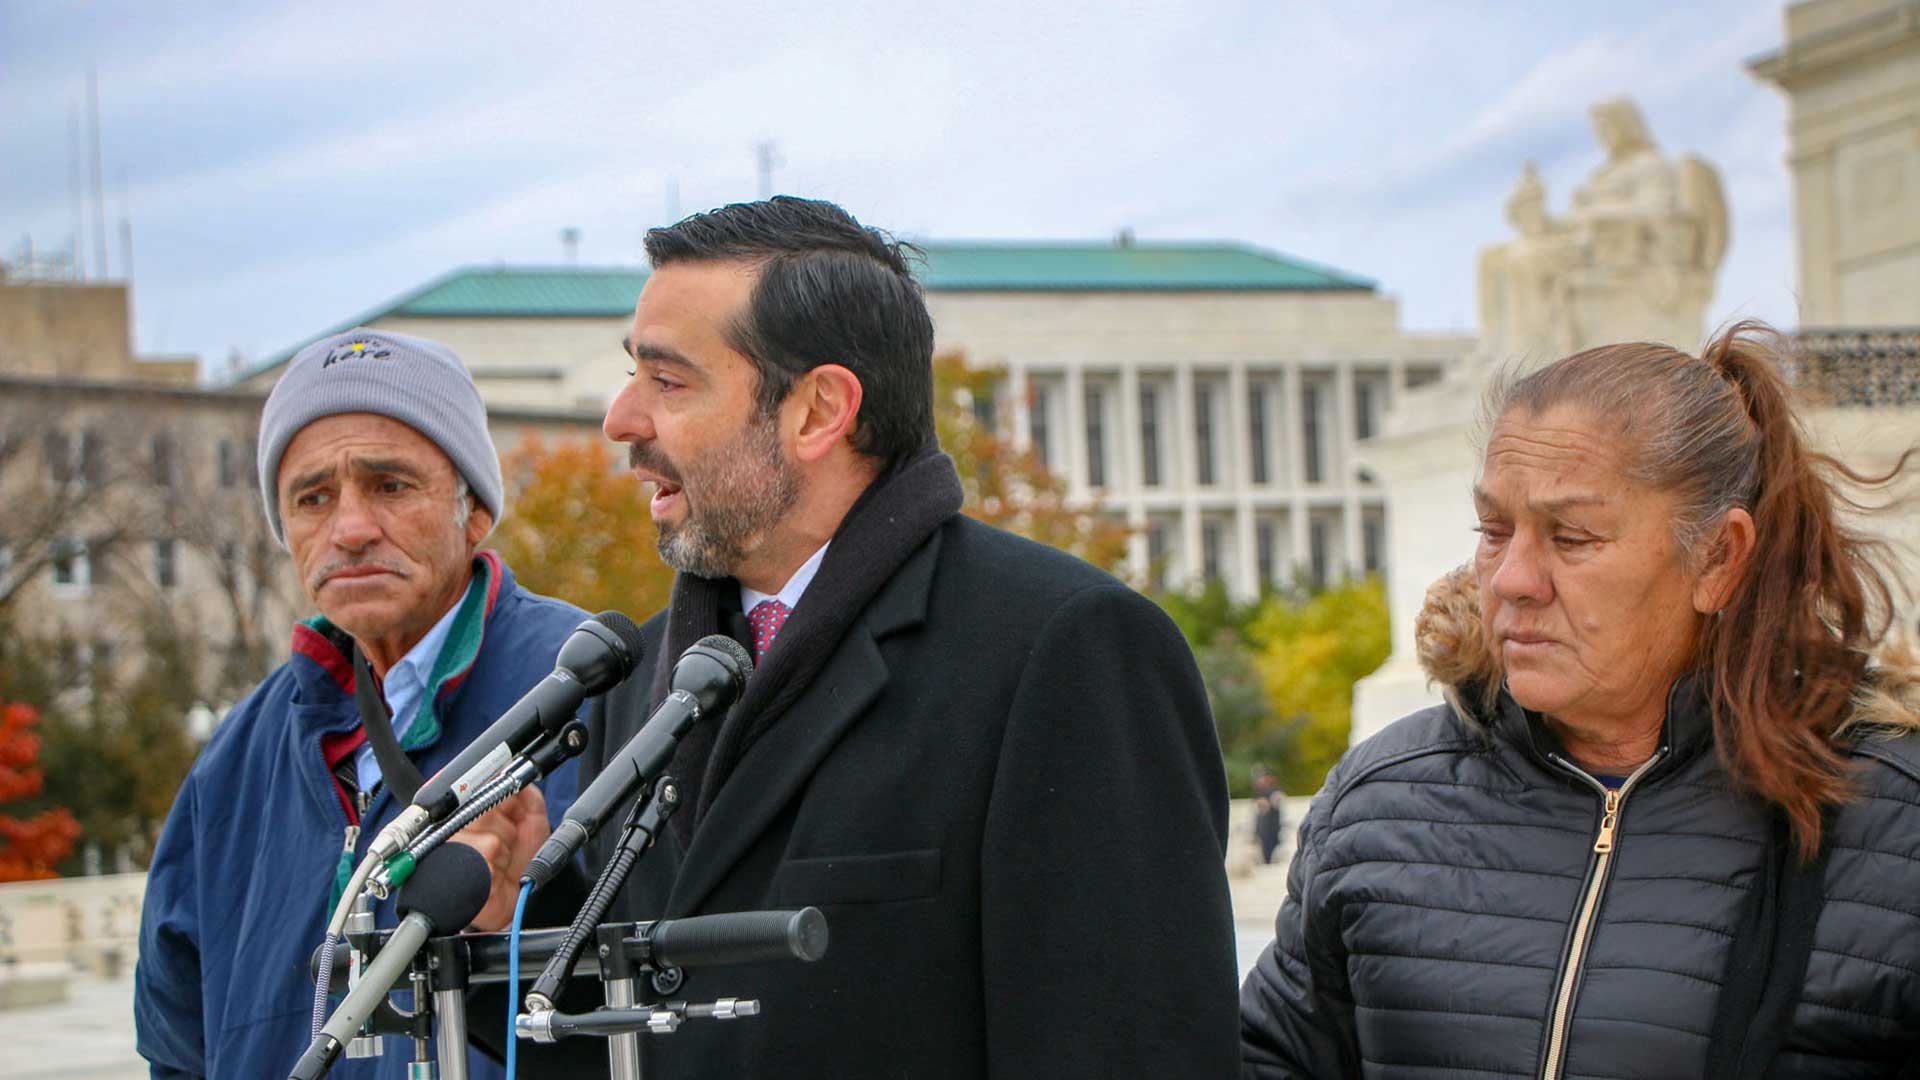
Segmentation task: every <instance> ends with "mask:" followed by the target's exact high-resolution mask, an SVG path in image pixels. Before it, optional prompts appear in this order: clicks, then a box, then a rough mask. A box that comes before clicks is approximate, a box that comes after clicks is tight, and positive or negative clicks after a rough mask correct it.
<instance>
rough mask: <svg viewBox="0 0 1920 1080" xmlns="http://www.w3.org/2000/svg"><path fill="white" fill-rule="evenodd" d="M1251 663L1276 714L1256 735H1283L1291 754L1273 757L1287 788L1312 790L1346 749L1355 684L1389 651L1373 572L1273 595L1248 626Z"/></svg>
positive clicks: (1383, 605)
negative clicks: (1305, 592)
mask: <svg viewBox="0 0 1920 1080" xmlns="http://www.w3.org/2000/svg"><path fill="white" fill-rule="evenodd" d="M1248 632H1249V635H1250V638H1251V640H1252V642H1253V644H1254V647H1255V650H1256V652H1255V658H1254V666H1255V668H1256V670H1258V671H1259V673H1260V680H1261V682H1262V683H1263V684H1265V686H1266V690H1267V695H1268V699H1269V701H1270V702H1271V703H1272V706H1273V713H1274V716H1275V718H1276V720H1275V721H1274V722H1273V723H1271V724H1269V725H1268V726H1267V727H1266V728H1264V729H1262V733H1261V738H1276V739H1277V738H1280V737H1281V736H1282V734H1283V729H1285V728H1286V727H1287V726H1288V725H1293V726H1294V730H1293V731H1292V733H1291V734H1290V736H1287V738H1288V739H1289V741H1290V742H1291V746H1290V747H1289V749H1290V750H1291V753H1290V754H1289V755H1288V756H1286V757H1285V758H1282V759H1280V760H1276V761H1272V762H1271V763H1272V764H1273V766H1274V768H1275V771H1276V772H1277V773H1278V774H1279V776H1280V782H1281V786H1283V787H1285V788H1286V789H1287V790H1288V791H1290V792H1296V793H1305V792H1310V791H1317V790H1319V788H1320V785H1321V784H1322V783H1323V782H1324V781H1325V780H1326V777H1327V770H1328V769H1331V768H1332V767H1333V764H1334V762H1336V761H1338V760H1340V755H1341V754H1343V753H1345V752H1346V749H1347V739H1348V735H1349V732H1350V730H1351V728H1352V717H1353V684H1354V683H1355V682H1358V681H1359V680H1360V679H1361V678H1363V677H1365V676H1367V675H1369V674H1372V673H1373V671H1374V669H1375V668H1378V667H1379V666H1380V665H1381V664H1382V663H1383V662H1384V661H1385V660H1386V658H1387V653H1388V652H1389V651H1390V650H1391V648H1392V645H1391V639H1390V638H1389V635H1388V630H1387V595H1386V589H1385V588H1384V587H1383V586H1382V584H1381V582H1380V580H1379V579H1378V578H1370V579H1368V580H1366V581H1346V582H1343V583H1341V584H1339V585H1335V586H1333V587H1331V588H1328V589H1326V590H1324V591H1322V592H1320V593H1318V594H1315V595H1313V596H1311V597H1306V598H1297V599H1289V598H1288V597H1286V596H1283V595H1278V594H1276V595H1275V596H1274V597H1272V598H1270V599H1269V601H1268V602H1266V603H1265V604H1263V605H1262V607H1261V611H1260V613H1259V615H1258V616H1256V617H1255V618H1254V619H1253V621H1252V623H1251V625H1250V626H1249V631H1248Z"/></svg>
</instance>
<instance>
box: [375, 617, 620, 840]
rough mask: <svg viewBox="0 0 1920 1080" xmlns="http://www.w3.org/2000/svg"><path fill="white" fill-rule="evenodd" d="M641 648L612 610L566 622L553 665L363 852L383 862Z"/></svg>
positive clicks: (611, 678) (608, 681)
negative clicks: (566, 631)
mask: <svg viewBox="0 0 1920 1080" xmlns="http://www.w3.org/2000/svg"><path fill="white" fill-rule="evenodd" d="M645 652H646V645H645V643H644V642H643V641H642V640H641V637H640V628H639V627H638V626H636V625H634V622H633V620H632V619H629V618H627V617H626V616H625V615H622V614H621V613H619V612H617V611H603V612H601V613H600V614H598V615H595V616H594V617H593V618H591V619H588V620H587V621H585V622H583V623H581V624H580V625H579V626H577V627H574V630H573V633H571V634H569V635H567V639H566V640H565V641H564V642H562V643H561V644H560V653H559V655H558V656H556V657H555V658H554V665H553V671H552V672H551V673H550V674H548V675H547V677H546V678H544V679H541V680H540V681H539V682H538V683H536V684H534V687H533V689H531V690H529V691H527V692H526V694H525V695H524V696H522V697H521V698H520V700H519V701H516V702H514V704H513V707H512V708H510V709H508V710H507V711H506V712H505V713H503V714H501V716H500V718H499V719H498V720H495V721H494V722H493V725H492V726H491V727H489V728H487V730H486V731H484V732H482V733H481V735H480V737H479V738H477V739H475V740H473V742H471V743H468V744H467V746H466V748H465V749H463V750H461V751H460V753H459V754H457V755H455V757H454V759H453V760H452V761H449V762H447V764H446V766H445V767H444V768H442V769H441V770H440V771H439V772H437V773H434V774H433V776H431V777H429V778H428V780H427V782H426V783H424V784H421V785H420V790H419V791H418V792H417V793H416V794H415V795H414V797H413V803H412V805H410V806H408V807H407V808H406V809H405V810H403V811H401V812H400V815H399V816H398V817H396V818H395V819H394V820H393V822H392V823H391V824H389V825H388V826H387V827H386V828H385V829H383V830H381V832H380V835H379V836H378V837H377V838H375V840H374V842H373V844H372V846H371V847H370V848H369V850H368V854H369V857H370V858H376V857H377V859H378V860H380V861H384V860H386V859H387V858H389V857H391V856H392V855H394V854H396V853H397V852H399V850H400V849H401V848H403V847H405V846H407V845H408V844H409V843H411V842H412V841H413V839H414V837H416V836H418V835H420V831H421V830H422V829H424V828H425V827H426V826H427V825H428V824H429V823H431V822H435V821H440V820H442V819H444V818H445V817H446V816H447V815H448V814H451V813H452V812H453V811H454V810H455V809H456V808H458V807H459V806H460V804H461V803H464V802H466V801H467V799H469V798H470V797H472V795H473V794H474V792H476V791H477V790H479V789H480V788H481V787H482V786H483V785H485V784H486V782H487V781H489V780H491V779H493V778H494V777H495V776H497V775H498V774H499V773H500V771H501V770H502V769H504V768H506V767H507V765H508V763H509V762H510V761H511V760H512V758H513V756H514V755H515V754H517V753H519V752H520V751H522V750H524V749H526V747H527V744H528V743H530V742H532V741H533V739H534V738H535V737H536V736H538V735H541V734H546V733H554V732H558V731H559V730H560V729H561V728H563V727H565V726H566V723H567V721H569V720H571V719H573V716H574V713H576V712H578V711H579V709H580V703H581V702H582V701H585V700H586V699H587V698H590V697H592V696H594V695H595V694H603V693H605V692H606V691H608V690H609V689H611V688H612V687H613V686H614V685H615V684H616V683H618V682H620V681H621V680H622V679H625V678H626V677H627V676H628V675H630V674H632V673H633V669H634V668H635V667H638V666H639V664H640V658H641V657H642V655H644V654H645Z"/></svg>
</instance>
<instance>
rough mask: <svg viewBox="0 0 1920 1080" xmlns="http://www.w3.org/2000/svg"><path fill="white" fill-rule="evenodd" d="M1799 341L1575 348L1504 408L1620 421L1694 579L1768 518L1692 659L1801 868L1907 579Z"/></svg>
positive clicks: (1743, 337)
mask: <svg viewBox="0 0 1920 1080" xmlns="http://www.w3.org/2000/svg"><path fill="white" fill-rule="evenodd" d="M1788 355H1789V351H1788V348H1787V346H1786V342H1785V341H1784V339H1783V338H1782V337H1781V336H1780V335H1779V334H1778V333H1777V332H1775V331H1773V330H1772V329H1771V328H1769V327H1767V326H1765V325H1764V324H1761V323H1757V322H1743V323H1739V324H1737V325H1735V326H1733V327H1731V328H1729V329H1727V330H1725V331H1724V332H1722V333H1721V334H1719V335H1718V336H1716V337H1715V338H1714V339H1713V340H1712V341H1710V342H1708V343H1707V346H1706V348H1705V349H1704V350H1702V352H1701V354H1700V355H1699V356H1698V357H1693V356H1688V355H1687V354H1686V353H1683V352H1680V351H1679V350H1677V349H1672V348H1669V347H1667V346H1664V345H1652V344H1644V343H1636V344H1626V345H1606V346H1602V347H1600V348H1596V349H1589V350H1587V351H1586V352H1582V353H1576V354H1575V355H1573V356H1569V357H1567V358H1566V359H1564V360H1560V361H1558V362H1556V363H1553V364H1550V365H1548V366H1546V367H1544V368H1542V369H1540V370H1539V371H1536V372H1534V373H1532V374H1531V375H1528V376H1526V377H1525V378H1522V379H1519V380H1518V381H1515V382H1512V383H1511V384H1508V385H1504V386H1496V387H1495V388H1494V390H1493V392H1492V394H1491V395H1490V396H1489V399H1488V404H1489V409H1488V416H1489V418H1491V419H1495V420H1497V419H1498V418H1499V417H1501V416H1505V415H1506V414H1507V413H1509V412H1511V411H1513V410H1515V409H1519V410H1522V411H1523V412H1525V413H1527V414H1529V415H1538V414H1539V413H1541V412H1543V411H1545V410H1547V409H1550V408H1553V407H1555V406H1560V405H1570V406H1574V407H1577V408H1581V409H1583V410H1585V411H1587V412H1588V413H1589V414H1590V415H1591V416H1594V417H1600V418H1617V419H1618V422H1619V423H1620V425H1621V429H1622V435H1623V436H1624V437H1625V441H1626V443H1627V445H1628V447H1629V449H1630V453H1631V456H1630V458H1629V461H1630V465H1629V466H1628V471H1629V475H1630V478H1631V479H1633V480H1636V481H1638V482H1641V483H1645V484H1648V485H1650V486H1652V487H1655V488H1657V489H1660V490H1663V491H1669V492H1673V493H1674V494H1676V495H1677V496H1678V497H1679V502H1680V506H1679V511H1678V513H1677V514H1676V517H1675V521H1674V526H1673V528H1674V539H1675V540H1676V541H1677V542H1678V544H1679V545H1680V548H1681V549H1682V551H1683V552H1685V554H1686V557H1687V558H1688V559H1690V560H1693V564H1694V565H1695V566H1696V567H1699V566H1707V565H1712V564H1713V563H1714V562H1715V561H1716V560H1718V559H1720V558H1722V557H1723V553H1722V552H1721V551H1720V550H1719V549H1718V543H1717V538H1718V537H1719V535H1720V525H1721V523H1722V521H1723V520H1724V519H1725V517H1726V514H1727V512H1728V511H1729V510H1732V509H1733V508H1735V507H1741V508H1744V509H1745V510H1746V511H1747V512H1748V513H1749V514H1751V515H1752V516H1753V522H1754V532H1755V535H1756V538H1757V543H1756V545H1755V549H1754V552H1753V556H1752V559H1751V561H1750V562H1749V564H1748V566H1747V568H1746V571H1745V575H1744V577H1743V579H1742V580H1741V581H1740V583H1739V584H1738V585H1737V586H1736V588H1735V590H1734V592H1733V594H1732V596H1731V597H1730V598H1729V599H1728V601H1727V603H1726V606H1725V607H1723V608H1722V609H1721V610H1720V611H1719V612H1718V613H1717V614H1716V615H1715V616H1714V617H1713V618H1709V619H1707V620H1706V621H1705V625H1704V627H1703V630H1702V633H1701V635H1700V638H1699V641H1698V646H1697V648H1698V652H1697V654H1696V656H1695V657H1694V661H1695V663H1696V665H1697V666H1704V667H1706V668H1707V669H1708V671H1709V673H1710V675H1711V678H1712V683H1713V726H1714V736H1715V740H1716V742H1717V744H1718V748H1719V752H1720V754H1721V758H1722V760H1723V761H1724V762H1725V763H1726V765H1727V768H1728V770H1729V771H1730V772H1731V773H1732V774H1733V776H1734V778H1735V780H1736V781H1738V782H1740V783H1741V784H1744V785H1745V786H1746V787H1748V788H1749V789H1751V790H1752V791H1754V792H1755V793H1757V794H1758V795H1759V796H1760V797H1762V798H1764V799H1766V800H1767V801H1768V802H1770V803H1773V804H1774V805H1776V806H1778V807H1779V808H1780V809H1781V810H1782V811H1783V812H1784V813H1785V814H1786V816H1787V819H1788V821H1789V823H1790V824H1791V825H1792V829H1793V835H1794V839H1795V841H1796V843H1797V845H1798V847H1799V850H1800V852H1801V853H1802V855H1803V856H1811V855H1812V854H1813V853H1814V852H1815V851H1817V850H1818V849H1819V845H1820V831H1821V813H1822V811H1823V809H1824V808H1825V807H1828V806H1831V805H1834V804H1837V803H1839V802H1842V801H1844V800H1845V799H1846V797H1847V794H1848V786H1847V778H1846V775H1845V772H1844V770H1843V768H1842V759H1841V756H1840V754H1839V752H1838V751H1837V750H1836V749H1835V747H1834V737H1835V736H1836V734H1838V733H1839V732H1840V730H1841V728H1842V727H1843V726H1844V725H1845V724H1846V722H1847V719H1848V717H1849V715H1850V713H1851V711H1852V702H1853V699H1854V696H1855V694H1856V692H1857V691H1858V690H1859V688H1860V685H1861V681H1862V678H1863V677H1864V676H1865V674H1866V668H1867V660H1868V657H1869V656H1870V655H1871V654H1872V652H1873V650H1874V648H1875V647H1876V646H1877V645H1879V644H1880V642H1881V640H1882V639H1883V638H1884V637H1885V636H1886V633H1887V631H1888V628H1889V626H1890V624H1891V621H1892V617H1893V610H1894V604H1893V597H1894V592H1895V589H1896V587H1897V585H1898V580H1897V578H1896V577H1895V576H1894V575H1893V573H1892V571H1891V569H1890V568H1889V565H1888V563H1887V560H1886V546H1885V544H1884V542H1883V541H1880V540H1878V539H1875V538H1873V537H1871V536H1869V535H1867V534H1865V533H1863V532H1861V531H1859V530H1858V529H1856V528H1854V527H1853V526H1852V525H1850V524H1849V523H1848V522H1847V521H1846V520H1845V518H1844V511H1845V510H1848V509H1851V510H1858V511H1866V510H1870V509H1873V508H1872V507H1870V506H1868V505H1867V504H1864V503H1862V502H1860V501H1859V500H1858V499H1857V498H1856V497H1855V496H1854V495H1851V494H1849V486H1851V488H1852V489H1853V490H1859V489H1873V488H1884V487H1886V486H1887V485H1890V484H1892V483H1893V482H1894V481H1895V480H1896V479H1897V478H1898V477H1899V475H1900V473H1901V471H1902V469H1904V467H1905V466H1906V463H1907V462H1908V460H1909V459H1911V458H1912V457H1913V456H1914V454H1915V453H1916V450H1908V451H1907V453H1906V454H1904V455H1902V456H1901V458H1900V460H1899V462H1897V463H1896V464H1895V465H1894V467H1893V469H1892V470H1891V471H1890V472H1889V473H1887V474H1886V475H1885V476H1871V475H1866V474H1862V473H1859V472H1856V471H1854V470H1853V469H1851V468H1849V467H1847V466H1846V465H1845V464H1843V463H1841V462H1840V461H1838V460H1836V459H1834V458H1832V457H1830V456H1828V455H1825V454H1821V453H1816V452H1814V451H1813V450H1811V449H1809V447H1808V446H1807V440H1806V437H1805V435H1804V434H1803V433H1802V431H1801V429H1800V423H1799V419H1798V417H1797V416H1796V415H1795V412H1794V407H1793V392H1792V390H1791V389H1790V388H1789V387H1788V385H1787V383H1786V381H1785V379H1784V378H1783V377H1782V375H1781V366H1780V362H1781V360H1782V358H1783V357H1786V356H1788Z"/></svg>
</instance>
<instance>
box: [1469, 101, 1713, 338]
mask: <svg viewBox="0 0 1920 1080" xmlns="http://www.w3.org/2000/svg"><path fill="white" fill-rule="evenodd" d="M1592 117H1593V129H1594V135H1595V137H1596V138H1597V139H1598V140H1599V143H1600V146H1601V148H1602V149H1604V150H1605V151H1606V155H1607V157H1606V160H1605V161H1604V162H1602V163H1601V164H1600V165H1599V166H1597V167H1596V168H1595V169H1594V170H1593V171H1592V172H1591V173H1590V174H1588V176H1587V180H1586V183H1584V184H1582V185H1581V186H1580V187H1578V188H1576V189H1575V190H1574V192H1573V199H1572V205H1571V208H1570V211H1569V213H1568V214H1567V216H1566V217H1564V218H1555V217H1553V216H1552V214H1550V213H1549V212H1548V210H1547V206H1546V186H1545V185H1544V184H1543V183H1542V182H1541V180H1540V175H1539V173H1538V171H1537V170H1536V169H1535V168H1534V165H1533V163H1532V162H1528V163H1527V165H1526V167H1525V168H1524V169H1523V170H1522V172H1521V176H1520V181H1519V183H1518V184H1517V185H1516V186H1515V188H1514V192H1513V194H1512V195H1511V196H1510V197H1509V198H1508V200H1507V220H1508V222H1509V223H1510V224H1511V225H1512V226H1513V228H1514V231H1515V232H1516V234H1517V235H1516V236H1515V237H1514V239H1512V240H1510V241H1508V242H1507V243H1504V244H1499V245H1495V246H1493V247H1489V248H1487V249H1485V250H1484V251H1483V252H1482V253H1481V256H1480V273H1479V288H1480V305H1479V306H1480V331H1481V335H1482V340H1481V352H1482V354H1483V357H1484V358H1485V359H1487V360H1490V361H1493V362H1504V361H1507V360H1511V359H1534V360H1542V359H1548V358H1551V357H1555V356H1564V355H1567V354H1569V353H1574V352H1578V351H1580V350H1582V349H1587V348H1591V347H1593V346H1595V345H1601V344H1606V343H1609V342H1615V341H1627V340H1650V341H1664V342H1667V343H1669V344H1672V345H1676V346H1678V347H1680V348H1683V349H1689V350H1690V349H1692V348H1694V347H1695V346H1697V345H1698V344H1699V342H1700V338H1701V332H1702V329H1703V320H1704V317H1705V313H1706V307H1707V304H1708V302H1709V301H1710V300H1711V299H1712V298H1713V278H1714V274H1715V273H1716V272H1717V271H1718V270H1719V267H1720V260H1721V258H1722V257H1723V256H1724V255H1725V254H1726V246H1727V209H1726V202H1725V199H1724V197H1723V196H1722V194H1721V186H1720V175H1719V173H1718V172H1716V171H1715V170H1714V168H1713V166H1711V165H1709V164H1707V163H1706V162H1704V161H1702V160H1700V159H1699V158H1697V157H1684V158H1682V159H1680V160H1679V161H1678V162H1674V161H1670V160H1668V159H1667V158H1666V157H1664V156H1663V155H1661V153H1660V151H1659V149H1658V148H1657V147H1656V146H1655V145H1654V142H1653V138H1652V136H1651V135H1650V134H1649V133H1648V131H1647V125H1646V121H1645V120H1644V119H1642V117H1641V115H1640V110H1639V108H1638V107H1636V106H1635V105H1634V104H1633V102H1631V101H1628V100H1626V99H1624V98H1622V99H1617V100H1614V101H1605V102H1601V103H1600V104H1598V105H1595V106H1594V107H1593V109H1592Z"/></svg>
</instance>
